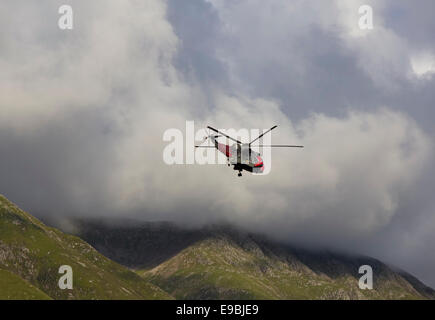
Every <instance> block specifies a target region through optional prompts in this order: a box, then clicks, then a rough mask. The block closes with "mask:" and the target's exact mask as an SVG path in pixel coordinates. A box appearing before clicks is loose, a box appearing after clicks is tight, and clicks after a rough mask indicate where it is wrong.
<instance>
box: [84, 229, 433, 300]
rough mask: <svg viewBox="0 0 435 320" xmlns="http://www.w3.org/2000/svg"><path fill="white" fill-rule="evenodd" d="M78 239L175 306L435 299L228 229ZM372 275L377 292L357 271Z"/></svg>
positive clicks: (403, 276) (351, 265) (390, 274)
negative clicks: (363, 285)
mask: <svg viewBox="0 0 435 320" xmlns="http://www.w3.org/2000/svg"><path fill="white" fill-rule="evenodd" d="M76 227H77V230H79V231H78V234H79V235H80V236H81V237H82V238H84V239H85V240H86V241H88V242H89V243H90V244H92V245H93V246H94V247H95V248H97V250H99V251H100V252H102V253H103V254H105V255H107V256H108V257H110V258H111V259H113V260H115V261H117V262H119V263H121V264H124V265H126V266H128V267H130V268H134V269H136V271H137V273H138V274H140V275H141V276H142V277H143V278H144V279H146V280H147V281H150V282H151V283H153V284H155V285H157V286H159V287H160V288H162V289H163V290H165V291H166V292H168V293H170V294H171V295H172V296H174V297H175V298H177V299H435V291H434V290H432V289H431V288H429V287H427V286H425V285H424V284H423V283H421V282H420V281H419V280H418V279H416V278H415V277H413V276H411V275H410V274H408V273H406V272H403V271H398V270H397V269H396V268H392V267H389V266H387V265H386V264H384V263H382V262H381V261H379V260H376V259H373V258H370V257H365V256H358V255H348V254H343V253H336V252H330V251H325V250H322V251H315V250H308V249H302V248H296V247H291V246H288V245H285V244H281V243H277V242H275V241H272V240H270V239H268V238H266V237H264V236H261V235H258V234H252V233H249V232H244V231H241V230H238V229H235V228H232V227H230V226H211V227H206V228H201V229H183V228H180V227H177V226H175V225H172V224H170V223H150V222H148V223H142V224H139V223H138V222H131V223H126V224H124V225H120V224H119V221H118V222H116V221H110V222H102V221H98V220H85V221H84V220H82V221H76ZM361 265H370V266H371V267H372V268H373V275H374V276H373V278H374V279H373V280H374V283H373V290H361V289H359V286H358V280H359V278H360V277H361V275H360V274H358V269H359V267H360V266H361Z"/></svg>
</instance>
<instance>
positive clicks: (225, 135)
mask: <svg viewBox="0 0 435 320" xmlns="http://www.w3.org/2000/svg"><path fill="white" fill-rule="evenodd" d="M207 128H208V129H210V130H213V131H214V132H217V133H219V134H220V135H223V136H224V137H227V138H228V139H230V140H233V141H234V142H237V143H238V144H242V142H240V141H239V140H237V139H234V138H232V137H230V136H229V135H227V134H225V133H222V132H220V131H219V130H217V129H215V128H212V127H210V126H207Z"/></svg>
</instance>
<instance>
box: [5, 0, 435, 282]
mask: <svg viewBox="0 0 435 320" xmlns="http://www.w3.org/2000/svg"><path fill="white" fill-rule="evenodd" d="M62 4H64V1H55V0H53V1H43V2H42V1H14V0H3V1H1V3H0V155H1V156H0V177H1V179H0V192H1V193H2V194H4V195H5V196H7V197H9V198H10V199H11V200H12V201H14V202H16V203H18V204H19V205H20V206H21V207H23V208H25V209H26V210H28V211H30V212H31V213H33V214H35V215H37V216H39V217H43V216H50V215H51V216H55V217H65V216H70V215H87V216H94V215H98V216H101V215H103V216H114V215H116V216H125V217H136V218H141V219H143V220H170V221H175V222H179V223H183V224H186V225H189V226H190V225H192V226H198V225H201V224H205V223H213V222H219V221H225V222H229V223H232V224H235V225H239V226H243V227H246V228H249V229H251V230H255V231H260V232H265V233H267V234H269V235H271V236H274V237H278V238H280V239H282V240H287V241H292V242H301V243H304V244H312V245H319V244H321V245H326V246H330V247H334V248H339V249H344V250H348V251H352V252H356V253H364V254H369V255H372V256H375V257H377V258H379V259H381V260H383V261H385V262H388V263H392V264H394V265H396V266H399V267H401V268H403V269H405V270H407V271H410V272H412V273H413V274H415V275H417V276H418V277H419V278H420V279H422V280H423V281H425V282H426V283H428V284H430V285H432V286H435V254H434V250H433V246H434V244H435V214H434V213H435V199H434V197H433V190H434V189H435V179H434V177H435V162H434V158H433V156H434V137H435V130H434V126H433V122H434V120H435V110H434V106H433V102H434V101H435V100H434V98H435V90H434V89H435V41H434V40H435V20H434V19H433V12H435V3H434V2H433V0H427V1H426V0H419V1H400V0H399V1H397V0H396V1H393V0H389V1H387V0H377V1H362V2H361V1H356V0H352V1H350V0H335V1H332V0H331V1H314V0H313V1H307V0H294V1H288V0H272V1H260V0H249V1H248V0H239V1H223V0H207V1H205V0H203V1H201V0H185V1H178V0H168V1H162V0H146V1H115V0H113V1H102V0H100V1H84V0H81V1H78V0H74V1H70V4H71V5H72V8H73V10H74V29H73V30H60V29H59V28H58V19H59V16H60V15H59V14H58V8H59V6H60V5H62ZM362 4H370V5H372V7H373V10H374V28H373V29H372V30H360V29H359V27H358V19H359V14H358V8H359V6H360V5H362ZM186 120H193V121H195V126H196V129H197V130H199V129H201V128H204V126H206V125H212V126H215V127H218V128H236V129H237V128H249V129H250V128H260V129H264V128H269V127H271V126H273V125H275V124H277V125H278V126H279V127H278V128H277V129H276V130H275V131H273V134H272V141H273V142H274V143H290V144H304V145H305V146H306V148H304V149H302V150H299V149H284V150H274V151H273V156H272V160H273V161H272V163H273V165H272V167H271V168H272V170H271V172H270V174H268V175H267V176H261V177H260V176H251V175H248V174H244V177H243V178H238V177H237V175H236V172H234V171H233V170H231V169H229V168H227V167H226V166H211V165H205V166H200V165H176V166H168V165H166V164H165V163H164V161H163V149H164V148H165V146H167V144H168V143H167V142H164V141H163V139H162V137H163V133H164V132H165V130H166V129H168V128H179V129H180V130H182V131H183V132H184V127H185V121H186ZM269 165H270V164H269Z"/></svg>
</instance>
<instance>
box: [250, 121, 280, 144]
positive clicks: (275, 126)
mask: <svg viewBox="0 0 435 320" xmlns="http://www.w3.org/2000/svg"><path fill="white" fill-rule="evenodd" d="M276 127H278V126H273V127H272V128H270V129H269V130H267V131H266V132H263V133H262V134H260V135H259V136H258V137H257V138H255V139H254V140H252V141H251V142H249V145H251V144H252V143H253V142H255V141H257V140H258V139H260V138H261V137H262V136H264V135H265V134H266V133H269V132H270V131H272V130H273V129H275V128H276Z"/></svg>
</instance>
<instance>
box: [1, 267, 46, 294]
mask: <svg viewBox="0 0 435 320" xmlns="http://www.w3.org/2000/svg"><path fill="white" fill-rule="evenodd" d="M49 299H50V297H49V296H48V295H46V294H45V293H44V292H42V291H41V290H39V289H38V288H36V287H35V286H33V285H31V284H30V283H29V282H27V281H26V280H23V279H21V278H20V277H19V276H17V275H15V274H13V273H11V272H9V271H6V270H2V269H0V300H49Z"/></svg>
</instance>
